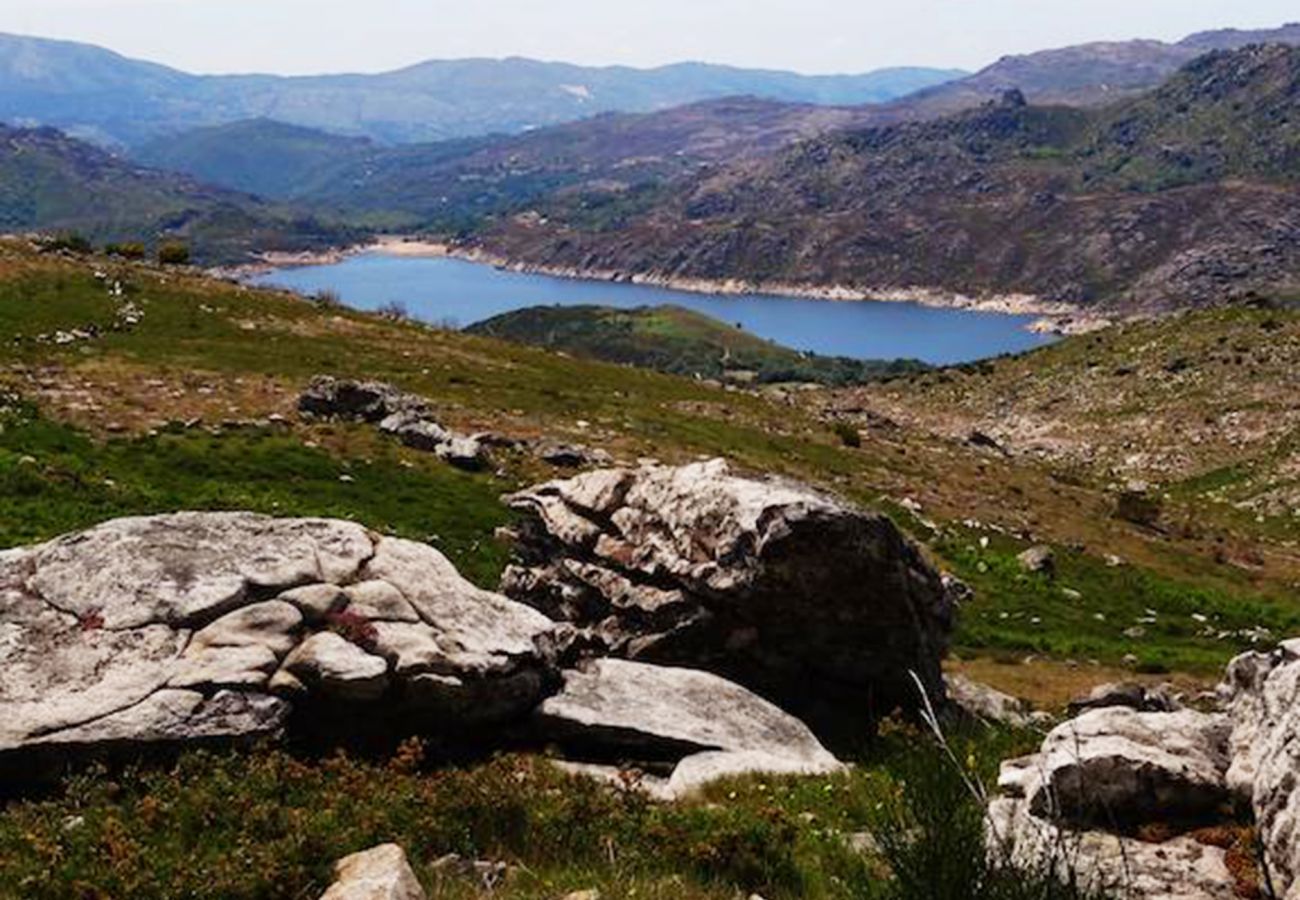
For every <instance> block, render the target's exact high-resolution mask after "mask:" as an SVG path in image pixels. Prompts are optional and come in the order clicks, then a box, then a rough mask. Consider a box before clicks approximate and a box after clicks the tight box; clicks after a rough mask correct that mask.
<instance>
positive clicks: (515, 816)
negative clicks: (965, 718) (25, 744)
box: [0, 729, 1073, 900]
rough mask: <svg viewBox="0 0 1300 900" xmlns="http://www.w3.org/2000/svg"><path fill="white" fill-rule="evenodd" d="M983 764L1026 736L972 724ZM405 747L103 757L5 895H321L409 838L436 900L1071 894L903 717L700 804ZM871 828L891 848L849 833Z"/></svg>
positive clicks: (67, 788) (21, 815) (970, 753)
mask: <svg viewBox="0 0 1300 900" xmlns="http://www.w3.org/2000/svg"><path fill="white" fill-rule="evenodd" d="M954 740H955V744H956V752H957V754H958V756H959V757H960V758H962V759H967V760H968V761H969V763H970V764H971V766H972V769H973V771H974V772H975V773H977V775H978V776H979V777H982V778H985V779H988V778H991V777H992V773H993V771H994V769H995V766H996V763H997V760H998V759H1000V758H1003V757H1004V756H1006V755H1011V754H1014V753H1015V752H1017V751H1019V750H1023V749H1025V747H1026V746H1027V744H1028V741H1027V739H1026V738H1025V737H1024V736H1020V735H1012V734H1004V733H1001V732H980V733H973V734H967V735H957V736H955V738H954ZM420 760H421V754H420V752H419V750H418V745H416V744H413V743H408V744H406V745H404V747H403V748H402V749H400V750H399V751H398V752H397V753H396V754H395V755H394V757H393V758H391V759H386V760H378V759H375V760H359V759H349V758H346V757H344V756H335V757H332V758H329V759H326V760H304V759H299V758H295V757H294V756H292V755H290V754H288V753H286V752H284V751H282V750H275V749H269V748H268V749H263V750H261V751H257V752H253V753H243V754H239V753H211V752H191V753H188V754H186V755H184V756H183V757H181V758H180V759H179V761H178V762H177V763H176V764H175V765H174V766H169V767H157V766H155V767H148V768H131V769H127V770H125V771H120V772H109V771H106V770H93V771H90V772H87V773H84V774H81V775H76V776H73V777H70V778H69V779H68V780H67V781H66V782H65V783H64V784H63V785H62V787H61V789H60V790H59V791H57V792H56V793H55V794H54V795H52V796H50V797H48V798H46V799H39V800H29V801H21V802H13V803H11V804H10V805H9V807H8V808H7V809H5V810H4V814H3V815H0V896H5V897H10V896H13V897H23V898H27V900H44V898H51V900H52V898H64V897H93V898H101V897H103V898H107V897H131V898H134V900H152V898H159V900H161V898H176V897H190V898H208V897H211V898H222V900H245V898H247V900H252V898H273V897H274V898H314V897H317V896H319V894H320V893H321V891H322V890H323V888H324V886H325V885H326V884H327V883H328V880H329V866H330V863H331V862H332V861H333V860H334V859H336V858H338V857H340V856H343V855H345V854H347V853H350V852H354V851H357V850H361V849H364V848H367V847H369V846H372V845H374V844H377V843H383V842H389V841H393V842H397V843H399V844H401V845H402V846H403V847H404V848H405V849H406V851H407V853H408V854H409V855H410V857H411V859H412V861H413V863H414V865H415V866H416V868H417V871H418V872H419V874H420V876H421V879H422V881H423V882H424V883H425V884H426V886H428V887H429V888H430V889H431V891H432V894H433V896H435V897H468V896H476V895H477V894H475V893H474V892H473V891H472V889H471V885H470V884H468V883H466V882H464V881H457V880H455V879H448V878H447V877H446V876H440V875H439V873H438V872H437V871H435V870H434V869H433V867H432V866H431V863H433V861H435V860H436V859H438V858H439V857H441V856H443V855H444V854H447V853H457V854H460V855H462V856H463V857H466V858H469V859H491V860H498V861H502V862H506V863H508V864H510V865H511V866H512V867H513V868H514V873H513V875H512V876H511V878H510V879H509V881H508V883H507V884H506V885H505V886H504V887H503V888H502V889H501V890H500V892H499V893H498V894H497V896H501V897H504V898H525V897H527V898H554V897H558V896H561V895H562V894H563V893H564V892H565V891H568V890H574V889H579V888H591V887H596V888H599V889H601V890H602V891H603V892H604V894H605V896H611V897H631V896H638V897H647V896H649V897H657V896H662V897H678V898H681V897H686V898H734V897H737V896H740V897H743V896H746V895H747V894H748V893H749V892H759V893H761V894H762V895H763V896H764V897H767V898H769V900H778V898H795V897H808V898H867V900H877V898H878V900H922V898H924V900H1030V898H1034V900H1066V898H1070V897H1072V896H1073V895H1072V894H1071V893H1070V892H1069V891H1068V890H1066V889H1064V888H1058V887H1053V886H1051V885H1050V884H1049V883H1047V882H1044V881H1043V880H1041V879H1038V878H1036V877H1034V876H1033V875H1032V874H1027V873H1008V872H1004V871H1000V870H998V869H997V868H995V867H993V866H991V865H990V863H989V862H988V860H987V858H986V854H985V852H984V848H983V842H982V837H981V827H982V819H981V811H980V807H979V806H978V804H976V803H975V801H974V799H973V798H972V797H971V796H970V795H969V794H968V793H967V791H966V788H965V787H964V785H963V784H962V782H961V779H960V777H959V774H958V772H957V770H956V769H955V767H954V766H953V765H952V764H951V763H950V762H949V761H948V760H947V759H946V758H944V757H943V756H942V755H941V754H940V752H939V750H938V749H937V748H936V747H934V746H933V744H932V743H931V742H930V740H929V738H928V737H926V736H924V735H921V734H919V733H917V732H914V731H911V730H906V729H905V730H899V731H895V732H892V733H891V734H889V735H888V736H886V737H884V738H882V739H880V740H878V741H877V742H876V743H875V744H874V745H873V746H872V747H871V748H870V749H869V750H868V751H867V752H866V753H865V754H864V755H863V757H862V758H861V760H860V763H861V764H860V765H859V766H858V767H857V768H855V769H854V770H853V771H851V772H849V773H847V774H844V775H837V776H833V777H821V778H788V777H786V778H776V777H772V778H765V777H747V778H743V779H738V780H732V781H728V782H722V783H718V784H715V785H713V786H712V787H711V788H709V789H708V791H707V793H706V794H705V795H704V796H703V797H701V798H700V799H699V800H697V801H691V802H683V803H676V804H654V803H650V802H648V801H647V800H645V799H644V797H643V796H641V795H639V794H637V793H635V792H628V791H620V790H613V789H609V788H605V787H601V786H599V785H597V784H596V783H595V782H591V781H588V780H585V779H576V778H571V777H568V776H566V775H563V774H562V773H560V772H559V771H558V770H556V769H554V768H552V767H551V766H550V765H549V764H548V763H547V762H546V761H545V760H542V759H539V758H536V757H531V758H530V757H520V756H501V757H498V758H496V759H493V760H491V761H489V762H486V763H483V764H479V765H476V766H473V767H468V768H429V767H427V766H425V765H422V764H421V763H420ZM865 831H869V832H871V833H872V834H873V835H875V836H876V839H877V840H878V842H879V843H880V845H881V847H882V852H881V853H879V854H874V855H862V854H859V853H855V852H853V851H852V850H850V849H849V847H848V844H847V839H848V837H849V836H850V835H853V834H855V833H860V832H865Z"/></svg>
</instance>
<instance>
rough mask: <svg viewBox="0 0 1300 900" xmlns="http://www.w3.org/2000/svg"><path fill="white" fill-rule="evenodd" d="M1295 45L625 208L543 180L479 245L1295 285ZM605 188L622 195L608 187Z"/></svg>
mask: <svg viewBox="0 0 1300 900" xmlns="http://www.w3.org/2000/svg"><path fill="white" fill-rule="evenodd" d="M1297 109H1300V50H1297V49H1292V48H1287V47H1282V46H1276V45H1273V46H1253V47H1248V48H1246V49H1242V50H1237V51H1233V52H1219V53H1214V54H1212V55H1209V56H1206V57H1204V58H1201V59H1198V60H1197V61H1195V62H1194V63H1192V64H1191V65H1189V66H1188V67H1186V68H1185V69H1183V70H1182V71H1180V72H1179V73H1178V74H1177V75H1176V76H1175V77H1174V78H1173V79H1171V80H1170V81H1169V82H1168V84H1166V85H1165V86H1164V87H1162V88H1160V89H1159V90H1158V91H1157V92H1156V93H1154V94H1151V95H1148V96H1143V97H1138V98H1135V99H1132V100H1127V101H1123V102H1121V103H1119V104H1116V105H1113V106H1110V107H1106V108H1103V109H1099V110H1086V109H1072V108H1068V107H1059V106H1058V107H1042V106H1034V105H1029V104H1027V103H1026V101H1025V98H1024V96H1023V95H1022V94H1020V93H1018V92H1010V93H1008V94H1007V95H1006V96H1005V97H1004V98H1003V100H1002V101H1001V102H1000V103H996V104H991V105H986V106H984V107H981V108H979V109H976V110H970V111H966V112H962V113H959V114H957V115H955V116H951V117H948V118H942V119H938V120H931V121H923V122H912V123H906V124H901V125H896V126H890V127H883V128H868V129H854V130H849V131H842V132H838V133H835V134H830V135H826V136H824V137H821V138H818V139H814V140H810V141H804V142H801V143H799V144H797V145H795V146H793V147H790V148H788V149H786V150H784V151H782V152H779V153H777V154H774V155H772V156H770V157H765V158H760V159H755V160H748V161H743V162H740V163H738V164H735V165H731V166H722V167H717V168H714V169H711V170H708V171H705V172H702V173H700V174H697V175H695V176H693V177H690V178H687V179H683V180H680V181H678V182H676V183H675V184H672V185H669V186H667V187H663V188H661V189H660V190H659V191H658V192H657V193H656V194H655V196H654V198H653V199H652V200H651V201H650V202H648V203H645V204H643V206H642V208H640V209H636V210H633V211H631V212H630V213H629V214H628V215H627V216H626V217H625V218H624V219H623V220H622V221H621V222H620V223H619V227H618V228H614V229H610V228H603V227H601V224H600V222H599V221H595V220H593V218H592V212H591V211H592V209H593V208H598V206H599V204H598V203H597V202H596V201H595V200H594V199H593V198H591V197H589V196H588V197H581V198H575V197H571V196H556V197H553V198H550V199H549V200H548V201H547V202H546V203H541V204H538V205H537V207H536V211H535V212H534V213H533V215H531V216H515V217H512V218H510V219H508V220H504V221H503V222H502V223H501V224H500V225H498V226H497V227H496V228H494V229H493V230H491V231H489V232H488V233H486V234H484V235H482V236H480V237H479V238H478V239H477V241H476V243H478V244H479V245H481V246H483V247H484V248H485V249H488V250H490V251H492V252H493V253H496V254H499V255H504V256H507V257H510V258H512V259H515V260H519V261H522V262H527V263H532V264H536V265H541V266H554V267H559V268H567V269H578V270H593V271H600V272H605V273H608V272H616V273H625V274H630V273H646V274H654V275H658V276H662V277H667V278H674V277H676V278H704V279H722V280H727V279H749V280H753V281H756V282H764V281H767V282H784V283H800V282H802V283H810V284H820V285H848V286H852V287H855V288H857V289H862V290H868V291H870V290H886V289H905V288H909V287H927V288H938V289H942V290H947V291H952V292H956V293H966V294H987V293H998V294H1009V293H1029V294H1035V295H1038V296H1040V297H1043V298H1045V299H1049V300H1054V301H1059V302H1063V303H1069V304H1074V305H1077V306H1080V307H1085V306H1103V307H1105V308H1107V309H1108V310H1110V311H1115V310H1126V311H1132V310H1134V309H1157V308H1169V307H1177V306H1187V305H1196V304H1211V303H1219V302H1224V301H1227V300H1231V299H1233V298H1247V297H1252V296H1259V295H1264V296H1274V297H1287V298H1294V297H1300V131H1297V129H1296V126H1295V123H1296V121H1297V120H1296V115H1297ZM611 202H619V201H618V198H617V197H614V198H612V199H611Z"/></svg>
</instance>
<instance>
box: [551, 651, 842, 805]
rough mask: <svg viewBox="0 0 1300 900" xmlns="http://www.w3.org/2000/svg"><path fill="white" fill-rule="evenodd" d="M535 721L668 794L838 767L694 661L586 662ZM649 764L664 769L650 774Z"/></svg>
mask: <svg viewBox="0 0 1300 900" xmlns="http://www.w3.org/2000/svg"><path fill="white" fill-rule="evenodd" d="M534 719H535V722H536V726H537V728H538V730H539V731H540V733H541V734H542V735H544V736H545V738H546V739H547V740H549V741H552V742H556V743H559V744H560V745H562V746H563V747H564V748H565V749H566V751H569V755H570V756H571V757H572V758H575V759H584V760H596V761H597V762H599V761H607V760H616V761H619V762H622V763H632V764H636V765H638V766H639V767H640V768H642V769H645V770H648V771H650V772H651V777H648V778H646V779H645V780H644V781H643V782H642V784H643V786H644V787H646V788H647V789H648V790H650V792H651V793H653V794H655V795H657V796H660V797H665V798H675V797H681V796H684V795H686V794H689V793H691V792H693V791H695V790H696V789H698V788H699V787H700V786H702V785H703V784H705V783H707V782H709V781H712V780H714V779H716V778H720V777H723V776H726V775H735V774H740V773H744V772H754V771H760V772H771V773H780V774H800V775H821V774H826V773H829V772H836V771H839V770H840V769H841V768H842V767H841V765H840V763H839V762H838V761H837V760H836V759H835V757H833V756H832V755H831V754H830V753H828V752H827V751H826V749H825V748H823V747H822V745H821V744H820V743H819V742H818V741H817V738H815V737H814V736H813V734H812V732H811V731H809V730H808V728H807V726H805V725H804V724H803V723H802V722H800V721H799V720H797V719H795V718H794V717H792V716H790V715H789V714H788V713H785V712H783V711H781V710H780V709H778V708H777V707H776V706H774V705H773V704H771V703H768V702H767V701H766V700H763V699H761V698H759V697H757V696H755V695H754V694H751V693H750V692H749V691H747V690H745V689H744V688H742V687H740V686H739V685H736V684H733V683H731V682H729V681H726V680H725V679H723V678H719V677H718V676H717V675H712V674H710V673H708V672H700V671H696V670H693V669H675V668H666V667H661V666H650V665H645V664H643V663H636V662H628V661H626V660H619V659H600V660H593V661H592V662H590V663H588V664H586V665H585V666H584V667H583V668H582V669H579V670H574V671H569V672H565V673H564V687H563V689H562V690H561V691H560V692H559V693H558V694H556V695H555V696H553V697H550V698H548V699H547V700H545V701H544V702H543V703H542V705H541V706H540V707H539V708H538V710H537V712H536V713H535V714H534ZM656 763H658V764H660V765H659V766H656V765H655V764H656ZM663 764H667V765H666V766H665V765H663ZM656 768H660V769H663V768H667V769H669V770H670V771H671V774H670V775H668V777H666V778H654V777H653V771H654V770H655V769H656ZM584 770H586V771H589V772H596V771H598V770H596V769H593V768H592V767H590V766H587V767H584ZM614 771H617V770H616V769H615V770H614Z"/></svg>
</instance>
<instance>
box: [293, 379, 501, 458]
mask: <svg viewBox="0 0 1300 900" xmlns="http://www.w3.org/2000/svg"><path fill="white" fill-rule="evenodd" d="M298 408H299V409H300V410H301V411H302V412H304V413H308V414H310V415H315V416H324V417H331V418H341V419H350V420H354V421H362V422H371V423H375V424H378V426H379V429H380V430H381V431H383V432H384V433H385V434H391V435H393V436H394V437H396V438H398V439H399V440H400V441H401V442H402V443H403V444H405V445H406V446H408V447H413V448H415V449H417V450H423V451H426V452H429V453H434V454H437V456H438V457H439V458H440V459H443V460H445V461H446V462H447V463H449V464H450V465H453V466H456V467H457V468H461V469H467V470H471V471H477V470H480V469H483V468H485V467H486V466H487V465H488V458H487V453H486V449H485V445H484V443H483V442H482V441H481V440H479V439H478V438H476V437H466V436H464V435H459V434H456V433H454V432H452V431H449V430H447V429H446V428H443V427H442V426H441V425H439V424H438V423H437V422H435V421H434V420H433V412H432V409H431V406H430V403H429V401H428V400H426V399H425V398H423V397H420V396H418V395H416V394H409V393H406V392H405V391H401V390H399V389H398V388H395V387H393V386H392V385H390V384H385V383H383V382H380V381H349V380H345V379H338V378H333V377H331V376H329V375H318V376H316V377H315V378H313V379H312V382H311V384H310V385H308V387H307V389H306V390H305V391H304V392H303V393H302V395H301V396H300V397H299V398H298ZM345 477H347V476H345Z"/></svg>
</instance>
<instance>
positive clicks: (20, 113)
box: [0, 35, 965, 147]
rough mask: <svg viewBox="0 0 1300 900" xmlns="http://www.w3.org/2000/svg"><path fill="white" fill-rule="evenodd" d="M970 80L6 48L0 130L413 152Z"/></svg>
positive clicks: (865, 97) (922, 74) (123, 141)
mask: <svg viewBox="0 0 1300 900" xmlns="http://www.w3.org/2000/svg"><path fill="white" fill-rule="evenodd" d="M963 74H965V73H963V72H958V71H948V70H937V69H921V68H902V69H885V70H881V71H877V72H868V73H866V74H861V75H843V76H803V75H798V74H795V73H792V72H774V71H764V70H752V69H737V68H730V67H727V66H711V65H704V64H698V63H685V64H681V65H674V66H665V67H663V68H658V69H649V70H641V69H632V68H628V67H622V66H612V67H607V68H587V67H582V66H574V65H566V64H563V63H546V62H539V61H536V60H530V59H519V58H511V59H504V60H489V59H465V60H431V61H429V62H425V63H421V64H418V65H415V66H410V67H408V68H405V69H400V70H397V71H393V72H385V73H380V74H376V75H322V76H313V77H296V78H285V77H277V76H269V75H239V76H201V75H192V74H189V73H186V72H180V71H177V70H175V69H169V68H166V67H164V66H158V65H154V64H152V63H147V62H141V61H139V60H133V59H127V58H125V57H122V56H119V55H118V54H116V53H113V52H111V51H109V50H104V49H102V48H99V47H94V46H90V45H86V44H74V43H69V42H65V41H52V40H43V39H40V38H32V37H21V36H17V35H0V121H11V122H23V123H28V124H41V125H49V126H54V127H57V128H60V129H63V130H66V131H70V132H71V133H73V134H76V135H77V136H79V137H83V138H86V139H89V140H94V141H96V142H99V143H104V144H107V145H110V146H116V147H122V146H138V145H141V144H145V143H148V142H149V141H152V140H155V139H157V138H160V137H164V136H167V135H173V134H178V133H180V132H183V131H187V130H190V129H193V128H197V127H206V126H214V125H225V124H229V123H232V122H238V121H244V120H249V119H257V118H263V117H273V118H276V119H279V120H282V121H284V122H286V123H288V124H292V125H300V126H303V127H307V128H317V129H323V130H325V131H331V132H336V133H340V134H347V135H352V136H363V137H369V138H372V139H374V140H378V141H383V142H389V143H405V142H411V141H434V140H445V139H450V138H457V137H467V136H472V135H483V134H495V133H502V132H511V133H515V132H520V131H524V130H526V129H530V128H537V127H541V126H546V125H553V124H556V123H559V122H568V121H573V120H576V119H582V118H586V117H589V116H592V115H596V114H598V113H602V112H613V111H626V112H649V111H652V110H656V109H664V108H667V107H671V106H679V105H682V104H686V103H693V102H697V101H700V100H706V99H716V98H720V97H730V96H738V95H753V96H759V97H765V98H769V99H773V100H780V101H785V102H792V103H824V104H831V105H835V104H858V103H880V102H883V101H886V100H891V99H894V98H896V97H901V96H903V95H904V94H908V93H911V92H913V91H916V90H919V89H921V88H923V87H929V86H931V85H934V84H938V83H939V82H942V81H947V80H949V79H950V78H955V77H960V76H961V75H963Z"/></svg>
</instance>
